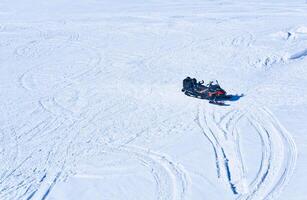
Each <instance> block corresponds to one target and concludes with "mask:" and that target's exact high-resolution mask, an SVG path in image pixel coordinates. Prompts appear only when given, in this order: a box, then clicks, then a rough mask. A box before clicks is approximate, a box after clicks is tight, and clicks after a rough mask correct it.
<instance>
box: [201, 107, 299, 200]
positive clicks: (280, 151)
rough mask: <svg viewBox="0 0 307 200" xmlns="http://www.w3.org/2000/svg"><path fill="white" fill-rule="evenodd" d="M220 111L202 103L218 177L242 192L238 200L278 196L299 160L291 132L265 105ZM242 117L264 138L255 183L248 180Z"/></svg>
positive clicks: (261, 138)
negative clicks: (243, 151) (239, 128)
mask: <svg viewBox="0 0 307 200" xmlns="http://www.w3.org/2000/svg"><path fill="white" fill-rule="evenodd" d="M220 113H221V112H217V111H216V110H214V109H213V108H212V107H210V106H205V105H201V106H200V107H199V113H198V120H197V121H198V124H199V126H200V127H201V129H202V131H203V134H204V135H205V136H206V137H207V138H208V139H209V141H210V143H211V144H212V147H213V150H214V154H215V158H216V168H217V176H218V177H219V178H222V179H223V180H224V182H225V183H226V184H228V185H229V186H230V189H231V190H232V192H233V193H234V194H237V195H238V197H237V199H238V200H243V199H271V198H276V197H277V196H278V195H279V194H280V193H281V191H282V189H283V187H284V186H285V185H286V184H287V182H288V181H289V179H290V177H291V175H292V173H293V171H294V167H295V163H296V157H297V151H296V146H295V143H294V141H293V139H292V138H291V135H290V134H289V133H288V132H287V131H286V130H285V128H283V126H282V125H281V124H280V123H279V122H278V120H277V119H276V117H275V116H274V115H273V114H272V113H271V112H270V111H269V110H268V109H267V108H264V107H260V108H259V109H248V108H244V109H243V108H242V109H232V110H229V111H227V112H225V113H224V114H220ZM218 114H220V115H219V116H217V115H218ZM242 118H246V119H247V120H248V121H249V122H250V124H251V128H254V129H255V130H256V132H257V133H258V134H259V137H260V140H261V149H262V152H261V163H260V164H259V170H258V172H257V174H256V175H255V178H254V180H252V181H251V182H248V181H247V179H246V176H247V169H246V165H245V163H244V159H243V156H242V149H241V147H240V141H239V140H240V137H239V136H240V134H239V132H238V127H237V124H238V122H239V121H240V120H241V119H242Z"/></svg>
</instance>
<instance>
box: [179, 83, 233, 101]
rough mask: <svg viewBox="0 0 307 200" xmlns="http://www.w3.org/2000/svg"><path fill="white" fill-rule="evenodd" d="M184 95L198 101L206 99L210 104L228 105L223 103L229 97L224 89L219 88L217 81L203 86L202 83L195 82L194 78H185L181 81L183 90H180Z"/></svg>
mask: <svg viewBox="0 0 307 200" xmlns="http://www.w3.org/2000/svg"><path fill="white" fill-rule="evenodd" d="M181 91H182V92H184V94H185V95H187V96H190V97H195V98H199V99H207V100H209V103H211V104H217V105H228V104H225V103H224V100H227V99H228V98H229V96H227V93H226V91H225V90H224V89H222V88H221V86H220V85H219V83H218V81H216V83H213V81H211V82H209V83H208V84H207V85H204V81H203V80H202V81H199V82H198V81H197V80H196V79H195V78H190V77H187V78H185V79H184V80H183V88H182V90H181Z"/></svg>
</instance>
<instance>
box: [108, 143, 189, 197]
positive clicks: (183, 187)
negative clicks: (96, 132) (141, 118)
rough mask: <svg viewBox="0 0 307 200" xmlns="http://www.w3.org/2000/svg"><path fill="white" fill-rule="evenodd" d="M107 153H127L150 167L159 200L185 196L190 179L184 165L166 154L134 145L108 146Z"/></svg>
mask: <svg viewBox="0 0 307 200" xmlns="http://www.w3.org/2000/svg"><path fill="white" fill-rule="evenodd" d="M106 153H117V154H126V155H128V156H129V158H134V159H136V160H137V161H139V162H140V164H141V165H143V166H145V167H146V168H148V169H149V170H150V172H151V174H152V176H153V177H154V179H155V183H156V189H157V193H156V194H158V196H157V199H158V200H179V199H184V198H185V193H186V192H187V190H188V183H189V180H188V178H187V175H186V172H185V170H184V169H183V167H182V166H180V165H177V164H175V163H173V162H172V161H170V160H169V159H168V158H167V157H166V156H163V155H160V154H158V153H156V152H153V151H151V150H146V149H142V148H139V147H133V146H122V147H120V148H110V149H109V148H107V149H106Z"/></svg>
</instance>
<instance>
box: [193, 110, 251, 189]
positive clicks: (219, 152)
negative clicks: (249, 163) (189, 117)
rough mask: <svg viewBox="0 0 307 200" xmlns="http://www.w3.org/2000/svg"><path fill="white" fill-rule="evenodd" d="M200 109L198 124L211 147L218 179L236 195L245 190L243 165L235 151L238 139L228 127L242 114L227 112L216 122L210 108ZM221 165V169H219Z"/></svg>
mask: <svg viewBox="0 0 307 200" xmlns="http://www.w3.org/2000/svg"><path fill="white" fill-rule="evenodd" d="M201 109H202V110H203V111H202V114H200V115H199V116H200V117H199V124H200V126H201V128H202V130H203V133H204V135H205V136H206V137H207V138H208V139H209V141H210V142H211V144H212V146H213V149H214V152H215V158H216V163H217V164H216V166H217V173H218V177H222V178H223V179H224V180H225V181H226V182H228V184H229V185H230V188H231V190H232V192H233V193H234V194H238V193H240V192H242V191H244V190H245V188H244V187H245V175H244V164H243V163H242V156H241V153H240V150H239V149H237V148H239V146H238V145H237V143H238V142H237V141H236V139H237V138H238V137H237V138H234V137H233V134H232V132H231V131H229V127H234V126H235V125H236V123H237V122H238V121H239V120H240V119H241V117H242V115H243V114H241V112H239V111H237V110H236V111H228V112H227V113H226V114H224V115H222V117H221V119H220V120H217V119H216V117H215V114H214V112H215V111H214V110H212V108H210V107H209V106H207V107H206V109H205V108H201ZM202 115H203V116H202ZM224 121H225V122H224ZM221 164H223V168H221V167H220V165H221ZM221 170H223V171H221Z"/></svg>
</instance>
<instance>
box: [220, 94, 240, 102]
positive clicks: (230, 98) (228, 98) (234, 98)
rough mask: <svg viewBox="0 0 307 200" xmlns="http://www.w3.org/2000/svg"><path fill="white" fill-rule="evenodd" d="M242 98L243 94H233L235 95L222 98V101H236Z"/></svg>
mask: <svg viewBox="0 0 307 200" xmlns="http://www.w3.org/2000/svg"><path fill="white" fill-rule="evenodd" d="M242 97H244V94H240V95H238V94H235V95H232V94H230V95H226V97H222V99H223V101H238V100H239V99H241V98H242Z"/></svg>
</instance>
